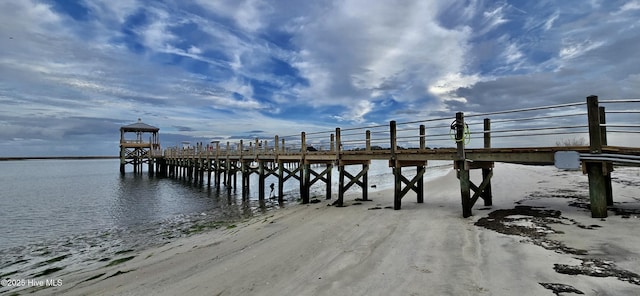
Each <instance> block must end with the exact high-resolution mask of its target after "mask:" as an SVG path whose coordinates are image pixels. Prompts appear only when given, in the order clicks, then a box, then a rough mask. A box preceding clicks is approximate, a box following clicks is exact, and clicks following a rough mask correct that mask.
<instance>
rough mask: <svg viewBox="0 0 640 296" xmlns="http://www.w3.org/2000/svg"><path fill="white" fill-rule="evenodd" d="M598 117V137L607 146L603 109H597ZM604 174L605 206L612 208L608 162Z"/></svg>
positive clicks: (611, 168) (610, 167)
mask: <svg viewBox="0 0 640 296" xmlns="http://www.w3.org/2000/svg"><path fill="white" fill-rule="evenodd" d="M598 113H599V115H600V135H601V136H602V145H604V146H607V145H608V144H607V126H606V125H607V113H606V112H605V109H604V107H602V106H600V107H598ZM605 165H606V167H605V169H606V174H605V175H604V185H605V191H606V194H607V206H613V187H612V186H611V172H613V163H612V162H610V161H608V162H606V163H605Z"/></svg>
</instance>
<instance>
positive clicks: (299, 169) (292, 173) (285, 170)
mask: <svg viewBox="0 0 640 296" xmlns="http://www.w3.org/2000/svg"><path fill="white" fill-rule="evenodd" d="M301 170H302V167H301V166H300V167H297V168H296V169H295V170H293V171H290V170H288V169H285V168H282V171H283V172H286V173H287V176H286V177H282V182H285V181H287V180H289V178H291V177H293V178H295V179H296V180H300V176H298V175H296V173H298V172H299V171H301Z"/></svg>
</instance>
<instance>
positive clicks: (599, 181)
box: [586, 96, 607, 218]
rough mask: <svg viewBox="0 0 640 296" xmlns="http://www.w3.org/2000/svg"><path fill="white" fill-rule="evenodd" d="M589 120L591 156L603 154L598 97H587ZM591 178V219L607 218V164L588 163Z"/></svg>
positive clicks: (588, 172) (601, 162)
mask: <svg viewBox="0 0 640 296" xmlns="http://www.w3.org/2000/svg"><path fill="white" fill-rule="evenodd" d="M587 118H588V121H589V151H590V152H591V154H600V153H602V135H601V134H600V133H601V129H600V111H599V108H598V97H597V96H589V97H587ZM586 166H587V174H588V178H589V199H590V202H591V217H593V218H606V217H607V186H606V185H605V184H606V179H605V177H604V175H605V174H604V169H605V168H606V167H605V164H604V162H603V161H587V162H586Z"/></svg>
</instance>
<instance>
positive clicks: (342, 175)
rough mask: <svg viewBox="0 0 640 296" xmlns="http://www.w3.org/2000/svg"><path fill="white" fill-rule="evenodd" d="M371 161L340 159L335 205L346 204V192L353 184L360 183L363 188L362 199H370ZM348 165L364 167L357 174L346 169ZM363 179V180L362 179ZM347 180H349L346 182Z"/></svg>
mask: <svg viewBox="0 0 640 296" xmlns="http://www.w3.org/2000/svg"><path fill="white" fill-rule="evenodd" d="M370 164H371V161H353V162H350V161H342V160H341V161H340V162H339V163H338V173H339V179H338V200H337V201H336V202H335V205H337V206H342V205H343V204H344V193H345V192H346V191H347V190H349V188H351V186H353V185H358V186H360V188H362V200H363V201H368V200H369V195H368V188H367V186H368V184H369V178H368V173H369V165H370ZM347 165H362V169H361V170H360V172H358V173H357V174H356V175H352V174H350V173H349V172H347V170H346V169H345V166H347ZM361 179H362V180H361ZM345 180H348V182H347V183H346V184H345Z"/></svg>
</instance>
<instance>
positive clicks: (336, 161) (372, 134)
mask: <svg viewBox="0 0 640 296" xmlns="http://www.w3.org/2000/svg"><path fill="white" fill-rule="evenodd" d="M603 103H610V104H616V103H640V100H624V101H613V100H612V101H603ZM585 106H586V109H587V112H586V113H584V109H582V111H581V110H580V109H579V108H580V107H585ZM540 111H546V112H547V113H545V114H544V115H541V114H540V113H539V112H540ZM550 111H552V112H550ZM526 112H537V113H536V114H535V115H534V116H533V117H523V116H522V115H521V116H519V117H517V118H510V119H504V118H498V119H496V120H494V121H493V123H492V119H491V118H489V116H501V115H505V114H513V113H526ZM610 113H611V114H616V115H619V114H622V115H625V116H626V117H625V118H624V120H626V121H629V120H631V122H638V120H637V115H634V114H640V112H638V111H631V110H613V111H611V112H610ZM606 114H607V112H605V108H604V107H601V106H600V104H599V102H598V97H596V96H590V97H588V98H587V102H586V104H585V103H574V104H564V105H555V106H544V107H535V108H528V109H520V110H510V111H500V112H493V113H487V114H471V115H469V116H467V118H477V117H480V116H483V117H484V118H483V119H482V121H481V122H478V123H473V122H468V121H466V120H465V114H464V113H462V112H458V113H456V116H455V119H454V120H453V122H452V123H451V124H446V125H443V124H442V122H443V121H450V120H451V118H439V119H432V120H425V121H415V122H408V123H397V122H395V121H391V122H390V123H389V125H388V126H387V125H384V126H382V125H379V126H371V127H365V128H351V129H344V130H341V129H340V128H336V129H335V131H329V132H315V133H305V132H302V133H301V134H300V135H299V138H294V137H286V138H287V142H286V143H285V137H283V138H279V137H278V136H275V137H274V138H273V142H271V143H269V141H267V140H258V139H256V140H255V141H250V142H248V143H245V142H244V141H240V142H239V143H236V144H234V145H232V144H231V143H229V142H227V143H226V145H224V146H221V145H220V144H219V143H215V145H214V144H203V143H198V144H196V145H195V146H193V147H187V148H184V147H173V148H167V149H164V151H163V152H162V154H159V153H151V154H150V155H151V157H152V158H153V159H154V161H150V162H149V165H150V169H149V172H150V173H151V174H153V173H154V171H155V173H157V174H158V175H160V176H168V177H173V178H181V179H184V180H187V181H188V182H192V183H194V184H198V185H204V184H205V181H204V180H205V177H206V184H207V185H214V186H217V187H220V186H221V185H222V184H224V185H226V188H227V189H228V190H231V188H232V187H233V188H235V187H236V184H237V175H238V173H240V175H241V181H242V186H243V188H246V187H248V186H249V177H250V176H251V174H257V175H258V177H259V182H258V186H259V198H260V199H264V198H265V193H266V190H265V179H266V178H267V177H268V176H276V177H277V178H278V194H277V197H278V198H279V199H282V197H283V195H284V194H283V184H284V182H286V181H288V180H289V179H296V180H298V182H299V184H300V195H301V199H302V202H303V203H308V202H309V201H310V196H309V195H310V194H309V190H310V187H311V185H313V184H315V183H317V182H324V183H325V185H326V198H327V199H330V198H331V196H332V192H331V191H332V188H331V184H332V183H331V171H332V168H333V167H334V166H337V169H338V172H339V180H338V188H337V190H338V198H337V200H336V201H335V202H334V204H335V205H337V206H341V205H342V204H343V202H344V193H345V192H346V191H347V190H349V189H350V188H351V187H353V186H354V185H357V186H359V187H361V188H362V200H368V196H367V188H368V170H369V165H370V164H371V161H372V160H386V161H388V163H389V167H390V168H391V171H392V173H393V176H394V181H395V183H394V184H395V185H394V192H395V193H394V209H396V210H399V209H401V202H402V199H403V197H405V196H406V195H407V194H408V193H409V192H410V191H413V192H415V194H416V197H417V202H418V203H423V202H424V194H425V191H426V192H428V188H427V189H426V190H425V188H423V183H424V182H423V175H424V173H425V170H426V167H427V162H428V161H430V160H446V161H452V162H453V164H454V169H455V170H456V172H457V177H458V179H459V180H460V192H461V203H462V214H463V217H469V216H471V215H472V207H473V206H474V205H475V203H476V202H477V201H478V200H479V199H482V200H483V202H484V205H486V206H489V205H491V204H492V202H493V201H492V189H491V178H492V176H493V167H494V163H495V162H505V163H518V164H524V165H554V164H557V161H558V158H559V157H561V156H562V158H563V159H566V157H567V156H568V157H569V158H570V160H569V163H570V166H572V167H573V168H580V167H581V168H582V170H583V172H584V173H585V174H587V175H588V179H589V196H590V202H591V212H592V217H597V218H601V217H606V216H607V206H610V205H613V193H612V189H611V173H612V171H613V168H614V165H633V166H639V165H640V147H621V146H610V145H607V134H614V133H623V134H632V135H634V136H635V134H637V133H638V132H639V130H640V126H637V125H633V124H607V123H606V120H605V116H606ZM583 115H586V117H587V120H586V121H587V122H586V123H588V124H586V125H571V126H567V125H565V126H563V125H562V124H563V121H564V120H566V119H567V118H568V117H574V116H583ZM629 116H632V117H633V116H635V118H632V119H629V118H630V117H629ZM550 119H551V121H549V120H550ZM525 121H526V122H531V121H549V122H550V123H551V124H547V125H546V126H544V127H540V125H537V126H535V127H533V126H526V127H523V128H515V127H514V126H515V125H507V126H510V127H511V128H507V129H504V128H500V129H494V130H492V124H496V123H497V124H496V125H497V126H498V127H504V126H506V125H505V123H512V122H518V123H520V122H525ZM558 122H559V123H560V126H558V125H557V124H558ZM553 123H555V125H553ZM427 124H430V125H433V126H429V127H427ZM472 124H481V125H482V131H481V132H471V131H470V128H469V126H470V125H472ZM399 126H400V127H399ZM607 127H610V128H611V127H613V128H620V130H612V129H607ZM427 131H429V134H427ZM443 131H444V132H443ZM473 134H481V135H482V136H481V138H482V139H483V143H482V144H483V145H482V147H477V148H476V147H469V145H468V144H469V141H470V137H471V135H473ZM576 134H578V135H579V134H584V135H588V137H589V143H588V144H584V143H577V144H578V145H573V146H567V145H556V146H541V147H511V148H510V147H492V140H494V141H495V140H496V139H500V138H503V137H504V138H511V139H513V138H518V137H532V136H533V137H541V136H548V135H576ZM379 135H382V136H379ZM492 135H493V136H492ZM427 140H429V143H430V142H437V141H448V145H449V146H452V145H451V144H452V143H453V144H454V145H455V148H454V147H450V148H429V147H428V146H427ZM635 142H636V143H637V142H638V141H637V140H636V141H635ZM372 144H374V145H372ZM382 145H384V147H383V146H382ZM402 145H411V146H412V147H411V148H405V147H402ZM559 153H560V154H559ZM571 158H574V159H571ZM153 163H155V168H152V166H153ZM347 166H350V167H357V168H358V171H357V173H355V174H352V173H349V172H348V171H347V170H346V169H345V167H347ZM407 167H415V168H416V173H415V174H413V173H412V174H411V175H412V176H410V177H408V176H406V175H404V174H403V168H407ZM475 169H478V170H481V171H482V179H481V180H479V181H477V182H476V183H474V182H473V181H472V180H471V178H470V173H469V171H470V170H475ZM212 178H213V180H212ZM232 184H233V185H232Z"/></svg>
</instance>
